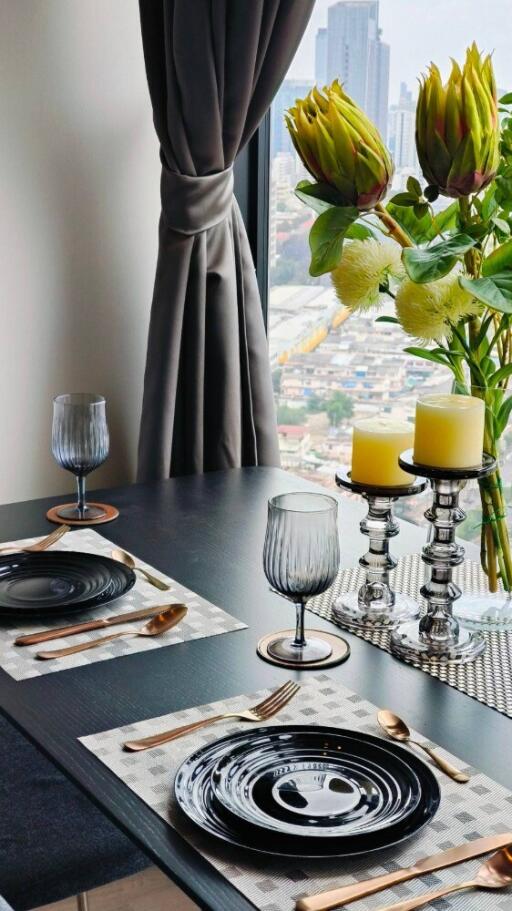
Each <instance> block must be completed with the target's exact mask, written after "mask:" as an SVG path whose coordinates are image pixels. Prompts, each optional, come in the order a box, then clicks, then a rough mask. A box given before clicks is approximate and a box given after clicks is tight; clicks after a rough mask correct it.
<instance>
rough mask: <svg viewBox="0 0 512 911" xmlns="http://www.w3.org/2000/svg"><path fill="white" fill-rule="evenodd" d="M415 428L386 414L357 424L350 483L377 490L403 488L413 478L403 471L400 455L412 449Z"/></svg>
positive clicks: (355, 424)
mask: <svg viewBox="0 0 512 911" xmlns="http://www.w3.org/2000/svg"><path fill="white" fill-rule="evenodd" d="M413 441H414V427H413V425H412V424H408V423H407V421H397V420H394V419H393V418H389V417H387V416H385V415H380V416H377V417H374V418H367V419H365V420H362V421H356V422H355V423H354V435H353V438H352V471H351V475H350V477H351V480H352V481H357V482H358V483H359V484H371V485H372V486H374V487H403V486H405V485H406V484H411V483H412V481H413V478H412V476H411V475H410V474H407V472H405V471H402V469H401V468H400V466H399V464H398V456H399V455H400V453H402V452H404V450H405V449H410V448H411V446H412V445H413Z"/></svg>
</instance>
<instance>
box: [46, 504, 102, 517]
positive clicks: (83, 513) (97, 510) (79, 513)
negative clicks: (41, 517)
mask: <svg viewBox="0 0 512 911" xmlns="http://www.w3.org/2000/svg"><path fill="white" fill-rule="evenodd" d="M106 514H107V513H106V510H105V509H104V508H103V507H102V506H94V505H93V504H89V503H87V505H86V506H85V507H84V508H83V509H78V506H62V507H60V508H58V509H57V515H58V517H59V519H72V521H73V522H88V521H89V520H90V519H103V518H104V517H105V516H106Z"/></svg>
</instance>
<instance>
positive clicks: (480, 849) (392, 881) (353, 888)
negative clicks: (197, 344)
mask: <svg viewBox="0 0 512 911" xmlns="http://www.w3.org/2000/svg"><path fill="white" fill-rule="evenodd" d="M497 849H500V850H497ZM489 851H496V853H495V854H493V855H492V856H491V857H489V859H488V860H487V861H486V862H485V864H483V865H482V866H481V867H480V869H479V870H478V872H477V875H476V877H475V878H474V879H472V880H468V881H467V882H464V883H458V884H456V885H454V886H444V887H442V888H440V889H437V890H436V891H435V892H429V893H426V894H424V895H420V896H417V897H416V898H411V899H406V900H405V901H403V902H398V904H394V905H385V906H383V907H381V908H379V909H377V911H413V909H414V908H421V907H422V905H426V904H428V903H429V902H431V901H434V899H436V898H442V897H443V896H444V895H450V894H451V893H453V892H459V891H462V890H463V889H476V888H485V889H501V888H503V887H505V886H508V885H510V884H511V883H512V832H505V833H502V834H500V835H490V836H489V837H488V838H477V839H475V840H474V841H470V842H468V843H467V844H465V845H460V847H457V848H450V849H449V850H448V851H443V852H442V854H435V855H434V856H433V857H425V858H423V859H422V860H419V861H417V863H415V864H414V865H413V866H412V867H408V868H406V869H403V870H395V871H394V872H393V873H385V874H384V875H383V876H375V877H374V878H373V879H367V880H364V881H362V882H358V883H351V884H350V885H349V886H341V887H340V888H339V889H331V890H330V891H329V892H318V893H317V894H316V895H310V896H309V897H308V898H301V899H299V901H298V902H297V903H296V905H295V909H296V911H332V909H334V908H343V907H344V906H345V905H347V904H349V902H355V901H358V900H359V899H361V898H366V897H367V896H368V895H374V894H375V893H376V892H381V891H382V890H383V889H389V888H390V887H391V886H396V885H397V884H398V883H406V882H408V881H409V880H411V879H416V878H417V877H418V876H424V875H425V874H426V873H434V872H436V871H437V870H445V869H446V868H447V867H453V866H455V864H460V863H463V861H466V860H472V859H473V858H475V857H480V856H481V855H482V854H487V853H488V852H489Z"/></svg>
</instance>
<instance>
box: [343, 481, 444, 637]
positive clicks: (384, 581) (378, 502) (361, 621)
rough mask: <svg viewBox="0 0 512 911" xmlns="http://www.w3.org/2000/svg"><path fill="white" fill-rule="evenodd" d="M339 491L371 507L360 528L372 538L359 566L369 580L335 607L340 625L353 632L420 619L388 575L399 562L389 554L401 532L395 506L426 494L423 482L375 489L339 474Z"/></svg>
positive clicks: (415, 608) (417, 606)
mask: <svg viewBox="0 0 512 911" xmlns="http://www.w3.org/2000/svg"><path fill="white" fill-rule="evenodd" d="M336 483H337V485H338V487H343V488H344V489H345V490H350V491H351V492H352V493H357V494H360V496H362V497H364V499H365V500H366V501H367V503H368V513H367V515H366V516H365V518H364V519H363V520H362V522H361V524H360V528H361V532H362V533H363V535H367V536H368V538H369V548H368V552H367V553H366V554H365V555H364V557H361V558H360V560H359V565H360V566H361V567H362V568H363V569H364V571H365V574H366V579H365V581H364V583H363V585H361V587H360V588H359V590H358V591H356V592H346V593H345V594H343V595H340V596H339V598H337V599H336V601H335V602H334V604H333V607H332V612H333V614H334V617H335V619H336V620H337V621H338V623H340V624H342V625H343V626H348V627H352V628H354V629H364V628H370V629H374V628H376V627H392V626H396V624H397V623H399V622H401V621H402V620H407V619H413V618H414V617H417V616H418V615H419V605H418V604H417V603H416V601H414V600H413V599H412V598H409V597H407V595H400V594H397V593H396V592H394V591H393V589H392V588H391V585H390V582H389V574H390V572H391V570H392V569H394V568H395V567H396V565H397V564H396V560H395V559H394V557H392V556H391V554H390V552H389V542H390V540H391V538H394V537H395V536H396V535H397V534H398V533H399V531H400V526H399V524H398V522H397V520H396V519H395V516H394V515H393V503H394V502H395V500H398V499H402V498H403V497H411V496H414V494H417V493H421V491H422V490H425V487H426V486H427V482H426V481H425V480H424V479H423V478H415V479H414V481H413V480H411V483H410V484H408V485H405V486H399V487H375V486H372V485H368V484H362V483H359V482H357V481H352V480H351V477H350V473H347V472H345V471H341V470H340V471H338V472H337V473H336Z"/></svg>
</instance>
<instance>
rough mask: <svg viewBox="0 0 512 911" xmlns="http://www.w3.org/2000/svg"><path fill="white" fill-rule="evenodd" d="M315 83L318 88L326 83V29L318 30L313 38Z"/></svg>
mask: <svg viewBox="0 0 512 911" xmlns="http://www.w3.org/2000/svg"><path fill="white" fill-rule="evenodd" d="M315 82H316V84H317V85H319V86H323V85H326V83H327V29H326V28H319V29H318V31H317V33H316V38H315Z"/></svg>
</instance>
